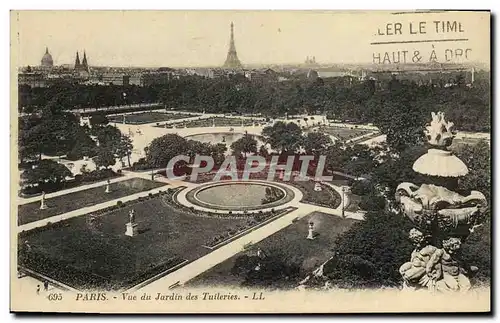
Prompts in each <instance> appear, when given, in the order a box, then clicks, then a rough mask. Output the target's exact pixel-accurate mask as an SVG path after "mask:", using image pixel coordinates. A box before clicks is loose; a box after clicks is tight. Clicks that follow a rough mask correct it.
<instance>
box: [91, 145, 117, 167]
mask: <svg viewBox="0 0 500 323" xmlns="http://www.w3.org/2000/svg"><path fill="white" fill-rule="evenodd" d="M94 162H95V164H96V165H97V166H98V167H105V168H108V167H109V166H113V165H114V164H116V159H115V155H114V154H113V153H112V152H111V151H109V150H107V149H99V152H98V154H97V156H96V157H95V158H94Z"/></svg>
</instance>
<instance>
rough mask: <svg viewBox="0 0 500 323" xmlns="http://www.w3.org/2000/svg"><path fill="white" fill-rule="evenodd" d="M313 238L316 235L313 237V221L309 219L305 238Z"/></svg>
mask: <svg viewBox="0 0 500 323" xmlns="http://www.w3.org/2000/svg"><path fill="white" fill-rule="evenodd" d="M315 238H316V237H315V232H314V222H312V221H310V222H309V227H308V232H307V238H306V239H307V240H314V239H315Z"/></svg>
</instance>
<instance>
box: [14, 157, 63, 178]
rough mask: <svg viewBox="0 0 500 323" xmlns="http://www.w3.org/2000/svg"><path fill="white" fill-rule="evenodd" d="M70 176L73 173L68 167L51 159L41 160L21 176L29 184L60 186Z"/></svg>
mask: <svg viewBox="0 0 500 323" xmlns="http://www.w3.org/2000/svg"><path fill="white" fill-rule="evenodd" d="M70 176H71V172H70V170H69V169H68V168H67V167H66V166H64V165H62V164H59V163H58V162H55V161H53V160H50V159H43V160H41V161H40V162H39V163H38V165H36V166H35V167H34V168H29V169H27V170H25V171H24V172H23V173H22V175H21V177H22V178H23V179H24V180H26V182H27V183H28V184H60V183H61V182H63V181H64V180H65V179H66V177H70Z"/></svg>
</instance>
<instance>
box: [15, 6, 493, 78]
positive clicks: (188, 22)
mask: <svg viewBox="0 0 500 323" xmlns="http://www.w3.org/2000/svg"><path fill="white" fill-rule="evenodd" d="M368 15H369V16H368ZM446 15H447V13H440V14H439V16H440V19H443V17H446ZM456 15H457V13H455V16H454V17H456ZM332 16H333V18H332ZM367 17H369V18H370V19H369V21H367ZM469 17H470V16H469ZM473 17H475V21H474V23H472V22H471V19H470V18H469V20H468V21H467V22H468V25H467V26H465V27H464V28H465V33H464V34H463V35H465V36H466V37H467V40H468V41H467V42H466V46H467V47H471V48H472V49H473V51H471V55H470V56H471V57H469V62H474V63H482V64H486V65H489V56H490V49H489V44H484V42H481V36H482V35H484V33H489V19H484V18H486V17H485V16H484V15H481V13H478V14H477V15H473ZM396 18H397V21H403V23H404V22H412V21H417V20H418V18H419V14H405V15H392V14H390V13H389V12H379V13H377V14H375V15H374V13H373V12H371V13H369V14H368V13H365V12H321V11H310V12H304V11H302V12H290V11H282V12H272V11H239V12H234V11H232V12H229V11H226V12H224V11H204V12H202V11H122V12H119V11H83V12H82V11H64V12H62V11H44V12H40V11H21V12H19V11H18V12H16V13H13V16H12V17H11V19H16V20H17V24H16V23H14V24H13V26H15V27H16V29H17V32H18V37H15V39H13V40H14V41H17V42H18V45H19V46H17V49H18V52H17V53H16V54H17V55H16V56H15V57H17V64H16V65H17V66H26V65H39V64H40V58H41V57H42V55H43V53H44V51H45V48H46V47H48V48H49V51H50V53H51V55H52V57H53V59H54V65H68V64H69V65H72V64H73V63H74V55H75V50H78V51H82V52H83V51H84V50H85V51H86V52H87V55H88V59H89V65H91V66H116V67H145V68H147V67H160V66H169V67H215V66H222V65H223V64H224V61H225V59H226V56H227V51H228V48H229V25H230V23H231V22H233V23H234V38H235V41H236V44H237V45H236V46H237V50H238V56H239V59H240V60H241V62H242V64H243V65H244V66H248V65H271V64H283V65H286V64H298V63H303V62H304V61H305V59H306V57H307V56H309V57H312V56H315V57H316V61H317V62H318V63H319V64H342V63H344V64H357V63H359V64H369V63H372V59H373V55H374V54H373V53H372V52H374V51H375V50H377V51H380V50H382V52H386V51H387V52H394V51H401V50H408V49H409V50H410V51H411V50H412V49H415V48H417V49H420V48H421V47H422V46H424V45H425V46H426V48H425V49H426V50H427V48H430V46H431V44H418V46H420V47H415V46H417V45H411V46H410V48H409V47H408V45H404V47H401V46H400V45H397V46H393V45H387V46H385V45H384V46H372V43H373V42H374V41H375V40H380V36H379V35H376V33H377V30H378V29H379V28H380V27H383V26H384V25H385V24H387V22H390V21H395V20H396ZM353 21H354V22H353ZM347 22H348V23H347ZM37 26H43V28H37ZM325 31H329V32H325ZM319 33H323V34H324V36H322V39H321V40H320V41H318V40H317V39H318V37H317V34H319ZM313 36H314V37H313ZM424 37H425V36H424ZM353 39H355V41H353ZM432 45H435V49H436V51H437V52H438V53H439V52H444V50H445V49H446V48H447V47H446V46H450V45H449V43H448V44H446V43H436V44H432ZM459 45H460V46H462V45H463V44H459ZM380 47H383V48H380ZM440 62H444V59H441V60H440Z"/></svg>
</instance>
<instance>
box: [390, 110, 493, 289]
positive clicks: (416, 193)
mask: <svg viewBox="0 0 500 323" xmlns="http://www.w3.org/2000/svg"><path fill="white" fill-rule="evenodd" d="M452 127H453V123H452V122H446V121H445V118H444V114H443V113H442V112H438V113H434V112H433V113H432V121H431V123H430V125H428V126H427V127H426V128H427V129H426V131H425V134H426V136H427V140H428V142H429V144H430V145H431V147H432V148H430V149H429V150H428V152H427V153H426V154H424V155H423V156H421V157H420V158H418V159H417V160H416V161H415V163H414V164H413V170H414V171H416V172H417V173H420V174H423V175H425V176H426V178H429V180H430V181H433V182H434V183H435V184H422V185H420V186H418V185H415V184H413V183H408V182H405V183H401V184H400V185H399V186H398V187H397V189H396V200H397V201H398V202H399V203H400V207H401V210H402V211H403V213H404V215H405V216H406V217H408V218H409V219H410V220H411V221H412V222H413V224H414V225H415V227H416V228H414V229H412V230H411V231H410V240H411V241H412V242H413V243H414V246H415V249H414V251H413V252H412V255H411V257H410V261H408V262H406V263H405V264H403V265H402V266H401V267H400V273H401V275H402V277H403V281H404V286H405V287H406V288H414V289H417V288H428V289H431V290H438V291H467V290H468V289H469V288H470V281H469V278H468V276H470V274H472V273H473V272H474V271H476V270H477V267H471V266H468V265H464V264H462V262H461V261H460V260H459V259H458V257H457V255H456V254H457V251H458V250H459V249H460V247H461V244H462V243H464V242H465V240H466V238H467V237H468V236H469V234H470V233H471V232H472V231H473V230H474V228H476V227H477V226H479V225H481V223H482V222H483V220H484V218H483V216H484V214H485V212H486V209H487V201H486V198H485V196H484V195H483V194H482V193H480V192H478V191H471V192H470V194H469V195H467V196H464V195H461V194H459V193H456V192H455V191H454V189H456V188H457V184H458V178H460V177H461V176H465V175H466V174H467V173H468V169H467V166H466V165H465V164H464V163H463V162H462V161H461V160H460V159H459V158H457V157H456V156H454V155H453V154H452V152H451V151H449V150H448V147H449V146H450V145H451V143H452V140H453V138H454V133H453V132H452Z"/></svg>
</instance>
